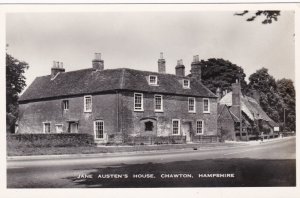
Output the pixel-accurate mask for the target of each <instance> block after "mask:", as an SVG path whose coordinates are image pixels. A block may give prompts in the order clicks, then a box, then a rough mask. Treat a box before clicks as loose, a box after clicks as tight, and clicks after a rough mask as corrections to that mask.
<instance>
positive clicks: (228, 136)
mask: <svg viewBox="0 0 300 198" xmlns="http://www.w3.org/2000/svg"><path fill="white" fill-rule="evenodd" d="M218 132H219V133H220V134H221V138H222V139H223V140H231V141H235V140H236V137H235V129H234V120H233V119H232V116H231V114H230V112H229V110H228V109H227V107H224V108H223V109H222V111H221V112H220V115H219V117H218Z"/></svg>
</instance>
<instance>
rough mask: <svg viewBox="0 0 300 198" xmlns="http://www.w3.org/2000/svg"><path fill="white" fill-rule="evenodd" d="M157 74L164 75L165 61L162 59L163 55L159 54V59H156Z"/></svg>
mask: <svg viewBox="0 0 300 198" xmlns="http://www.w3.org/2000/svg"><path fill="white" fill-rule="evenodd" d="M158 73H162V74H164V73H166V60H165V59H164V56H163V53H162V52H161V53H160V57H159V59H158Z"/></svg>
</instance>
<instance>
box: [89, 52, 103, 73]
mask: <svg viewBox="0 0 300 198" xmlns="http://www.w3.org/2000/svg"><path fill="white" fill-rule="evenodd" d="M92 63H93V68H94V69H95V70H100V71H102V70H104V61H103V60H101V53H95V58H94V59H93V61H92Z"/></svg>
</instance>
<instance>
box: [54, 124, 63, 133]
mask: <svg viewBox="0 0 300 198" xmlns="http://www.w3.org/2000/svg"><path fill="white" fill-rule="evenodd" d="M57 126H61V129H62V130H61V132H57V128H56V127H57ZM63 127H64V125H63V124H56V125H55V132H56V133H63V132H64V128H63Z"/></svg>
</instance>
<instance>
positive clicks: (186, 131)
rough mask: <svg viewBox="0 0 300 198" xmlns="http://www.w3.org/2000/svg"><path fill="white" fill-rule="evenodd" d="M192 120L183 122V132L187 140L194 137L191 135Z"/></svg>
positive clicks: (190, 140) (189, 140)
mask: <svg viewBox="0 0 300 198" xmlns="http://www.w3.org/2000/svg"><path fill="white" fill-rule="evenodd" d="M191 125H192V124H191V122H184V123H183V124H182V130H183V134H184V135H185V136H186V142H187V143H189V142H192V137H191Z"/></svg>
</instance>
